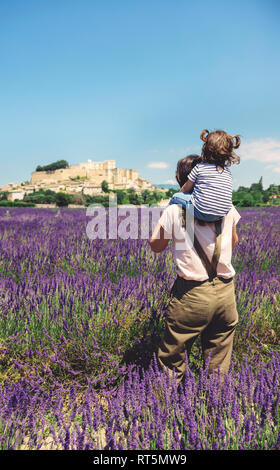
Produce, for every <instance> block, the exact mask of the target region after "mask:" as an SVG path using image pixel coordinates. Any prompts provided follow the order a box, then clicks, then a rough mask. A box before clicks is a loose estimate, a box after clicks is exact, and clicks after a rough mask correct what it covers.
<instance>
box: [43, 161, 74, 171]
mask: <svg viewBox="0 0 280 470" xmlns="http://www.w3.org/2000/svg"><path fill="white" fill-rule="evenodd" d="M68 166H69V163H68V162H67V161H66V160H58V161H57V162H53V163H50V164H49V165H45V166H40V165H38V166H37V168H36V171H55V170H60V169H61V168H68Z"/></svg>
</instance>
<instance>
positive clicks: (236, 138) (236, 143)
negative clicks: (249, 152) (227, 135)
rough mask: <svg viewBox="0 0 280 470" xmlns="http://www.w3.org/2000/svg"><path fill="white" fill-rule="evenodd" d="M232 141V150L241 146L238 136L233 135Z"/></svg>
mask: <svg viewBox="0 0 280 470" xmlns="http://www.w3.org/2000/svg"><path fill="white" fill-rule="evenodd" d="M232 139H233V140H234V139H235V144H233V148H234V149H238V147H239V146H240V144H241V140H240V137H239V135H234V136H233V138H232Z"/></svg>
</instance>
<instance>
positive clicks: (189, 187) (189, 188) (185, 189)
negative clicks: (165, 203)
mask: <svg viewBox="0 0 280 470" xmlns="http://www.w3.org/2000/svg"><path fill="white" fill-rule="evenodd" d="M194 184H195V183H193V182H192V181H191V180H187V181H186V182H185V184H183V186H182V187H181V189H180V192H182V193H192V192H193V188H194Z"/></svg>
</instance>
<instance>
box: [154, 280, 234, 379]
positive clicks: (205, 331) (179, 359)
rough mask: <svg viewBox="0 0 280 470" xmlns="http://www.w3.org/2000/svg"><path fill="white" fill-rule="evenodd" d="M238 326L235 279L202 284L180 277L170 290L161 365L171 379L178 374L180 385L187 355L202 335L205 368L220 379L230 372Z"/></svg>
mask: <svg viewBox="0 0 280 470" xmlns="http://www.w3.org/2000/svg"><path fill="white" fill-rule="evenodd" d="M237 323H238V313H237V309H236V301H235V292H234V283H233V279H230V280H226V279H222V278H218V277H215V278H214V279H213V280H211V281H210V280H208V281H205V282H202V283H199V282H197V281H187V280H186V279H183V278H182V277H179V276H178V277H177V279H176V280H175V282H174V284H173V287H172V289H171V299H170V303H169V307H168V310H167V318H166V326H165V333H164V338H163V339H162V341H161V344H160V347H159V349H158V362H159V365H160V366H161V367H163V368H167V370H168V372H169V373H170V375H172V370H173V369H174V370H175V374H176V378H177V383H178V384H179V383H180V381H181V380H182V378H183V376H184V373H185V351H187V354H188V356H189V354H190V351H191V347H192V345H193V343H194V341H195V339H196V338H197V337H198V336H199V335H200V334H201V344H202V350H203V359H204V364H205V362H206V360H207V359H209V354H210V353H211V354H210V363H209V372H212V371H216V372H217V371H218V368H220V373H221V378H222V382H223V376H224V374H226V373H227V372H228V369H229V365H230V360H231V354H232V345H233V337H234V331H235V327H236V325H237Z"/></svg>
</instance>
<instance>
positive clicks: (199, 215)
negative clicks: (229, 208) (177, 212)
mask: <svg viewBox="0 0 280 470" xmlns="http://www.w3.org/2000/svg"><path fill="white" fill-rule="evenodd" d="M169 204H181V206H182V207H184V208H185V209H186V210H188V211H190V212H191V213H192V214H193V216H194V217H195V218H196V219H199V220H203V221H204V222H216V221H217V220H221V219H222V217H220V216H219V215H213V214H205V213H204V212H200V211H199V210H198V209H197V208H196V207H195V206H194V205H193V203H192V201H191V193H182V192H179V193H175V194H174V195H173V197H172V199H171V200H170V202H169Z"/></svg>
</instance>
